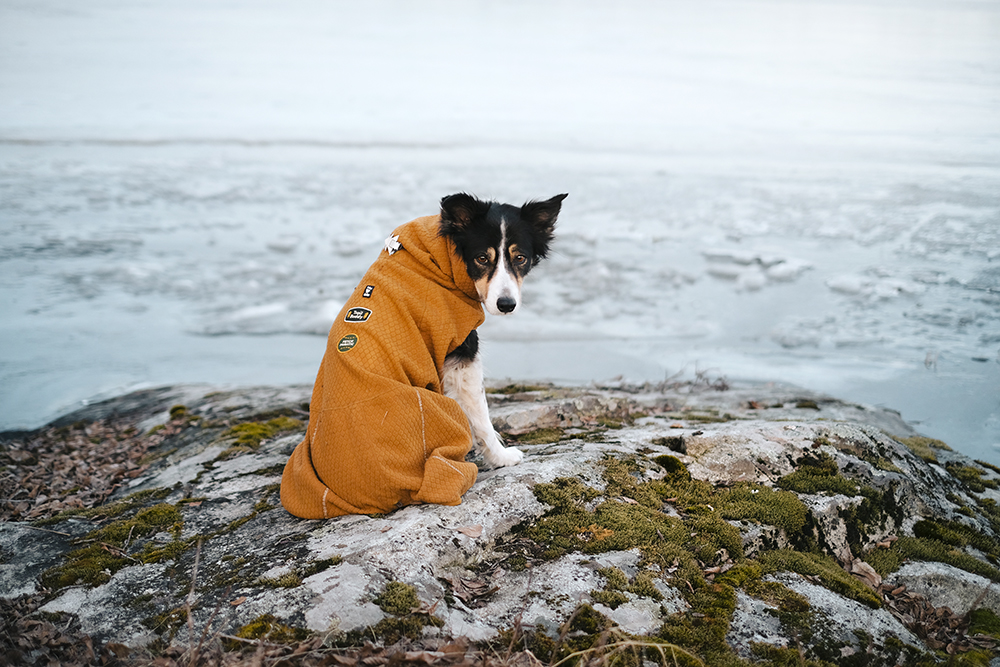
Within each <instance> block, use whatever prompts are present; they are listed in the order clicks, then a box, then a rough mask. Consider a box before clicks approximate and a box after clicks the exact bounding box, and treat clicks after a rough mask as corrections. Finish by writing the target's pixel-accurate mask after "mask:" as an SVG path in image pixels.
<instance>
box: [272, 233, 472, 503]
mask: <svg viewBox="0 0 1000 667" xmlns="http://www.w3.org/2000/svg"><path fill="white" fill-rule="evenodd" d="M439 225H440V217H439V216H428V217H424V218H417V219H416V220H413V221H411V222H409V223H407V224H405V225H403V226H402V227H399V228H397V229H396V230H395V231H394V232H393V234H392V236H391V237H390V239H389V240H388V241H387V242H386V249H384V250H383V251H382V252H381V253H380V254H379V257H378V259H377V260H376V261H375V263H374V264H372V266H371V268H370V269H369V270H368V272H367V273H366V274H365V276H364V278H363V279H362V280H361V283H360V284H359V285H358V286H357V288H356V289H355V290H354V293H353V294H352V295H351V298H350V299H348V301H347V303H346V304H345V305H344V308H343V309H342V310H341V311H340V315H339V316H338V317H337V321H336V322H335V323H334V325H333V327H332V328H331V329H330V336H329V339H328V340H327V349H326V353H325V355H324V356H323V361H322V363H321V364H320V368H319V374H318V375H317V377H316V384H315V385H314V386H313V393H312V403H311V404H310V408H309V426H308V429H307V430H306V437H305V439H304V440H303V441H302V442H301V443H299V445H298V446H297V447H296V448H295V451H294V452H293V453H292V455H291V457H290V458H289V460H288V463H287V464H286V465H285V470H284V475H283V476H282V479H281V503H282V504H283V505H284V506H285V509H287V510H288V511H289V512H291V513H292V514H294V515H295V516H299V517H302V518H306V519H322V518H329V517H334V516H341V515H344V514H375V513H384V512H389V511H391V510H394V509H396V508H398V507H403V506H405V505H410V504H414V503H439V504H442V505H458V504H459V503H460V502H461V501H462V494H464V493H465V492H466V491H468V490H469V487H471V486H472V484H473V483H474V482H475V481H476V466H475V464H472V463H467V462H466V461H465V455H466V454H467V453H468V452H469V450H470V449H471V447H472V434H471V432H470V430H469V423H468V419H467V418H466V416H465V413H464V412H463V411H462V409H461V408H460V407H459V405H458V403H456V402H455V401H454V400H452V399H450V398H447V397H446V396H444V395H443V394H442V393H441V376H440V374H439V369H440V368H441V367H442V366H443V364H444V358H445V356H446V355H447V354H448V353H449V352H451V351H453V350H454V349H455V348H456V347H458V346H459V345H461V344H462V343H463V342H464V341H465V339H466V337H467V336H468V335H469V333H471V332H472V330H473V329H475V328H476V327H478V326H479V325H480V324H482V322H483V319H484V315H483V308H482V306H481V305H480V303H479V299H478V298H477V295H476V288H475V285H474V284H473V282H472V279H471V278H469V275H468V273H467V271H466V269H465V264H464V263H463V262H462V260H461V259H460V258H459V257H458V255H457V254H456V251H455V248H454V245H453V244H452V242H451V241H450V240H448V239H446V238H443V237H441V236H439V234H438V229H439Z"/></svg>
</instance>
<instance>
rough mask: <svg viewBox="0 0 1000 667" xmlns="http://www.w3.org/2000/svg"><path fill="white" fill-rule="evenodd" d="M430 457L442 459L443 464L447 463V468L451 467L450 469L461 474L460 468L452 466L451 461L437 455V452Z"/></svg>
mask: <svg viewBox="0 0 1000 667" xmlns="http://www.w3.org/2000/svg"><path fill="white" fill-rule="evenodd" d="M431 458H435V459H441V460H442V461H444V463H445V465H447V466H448V467H449V468H451V469H452V470H454V471H455V472H457V473H458V474H459V475H461V474H462V471H461V470H459V469H458V468H456V467H455V466H453V465H452V464H451V461H449V460H448V459H446V458H444V457H443V456H440V455H438V454H435V455H434V456H432V457H431Z"/></svg>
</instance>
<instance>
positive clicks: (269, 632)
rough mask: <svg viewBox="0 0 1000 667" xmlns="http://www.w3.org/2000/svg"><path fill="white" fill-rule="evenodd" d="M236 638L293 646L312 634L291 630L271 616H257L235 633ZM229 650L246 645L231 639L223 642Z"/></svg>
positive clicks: (307, 631)
mask: <svg viewBox="0 0 1000 667" xmlns="http://www.w3.org/2000/svg"><path fill="white" fill-rule="evenodd" d="M234 634H235V636H236V637H239V638H241V639H249V640H263V641H266V642H270V643H272V644H295V643H298V642H301V641H303V640H305V639H308V638H309V637H310V636H311V635H312V633H311V632H310V631H309V630H305V629H303V628H293V627H291V626H289V625H286V624H285V623H282V622H281V621H279V620H278V619H277V618H275V617H274V616H273V615H271V614H264V615H263V616H258V617H257V618H255V619H254V620H252V621H250V622H249V623H247V624H246V625H244V626H243V627H242V628H240V629H239V630H237V631H236V632H235V633H234ZM225 646H226V648H227V649H229V650H239V649H242V648H245V647H247V644H245V643H243V642H238V641H235V640H232V639H227V640H225Z"/></svg>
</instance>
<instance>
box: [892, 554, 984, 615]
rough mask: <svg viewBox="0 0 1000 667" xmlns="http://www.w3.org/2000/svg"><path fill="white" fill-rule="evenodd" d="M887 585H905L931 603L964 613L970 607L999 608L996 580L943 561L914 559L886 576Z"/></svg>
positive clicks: (957, 612) (959, 613) (969, 609)
mask: <svg viewBox="0 0 1000 667" xmlns="http://www.w3.org/2000/svg"><path fill="white" fill-rule="evenodd" d="M886 583H887V584H889V585H890V586H893V587H894V588H895V587H898V586H905V587H906V589H907V590H908V591H910V592H912V593H916V594H917V595H921V596H923V597H925V598H927V600H928V601H929V602H930V603H931V604H932V605H933V606H935V607H948V608H949V609H951V610H952V611H953V612H954V613H956V614H958V615H960V616H964V615H965V614H968V613H969V611H971V610H972V609H977V608H983V607H985V608H988V609H993V610H1000V589H998V587H997V585H996V582H994V581H991V580H989V579H987V578H986V577H982V576H979V575H978V574H972V573H971V572H966V571H965V570H960V569H959V568H957V567H953V566H951V565H947V564H945V563H927V562H914V563H907V564H906V565H903V566H902V567H901V568H899V570H897V571H896V572H893V573H892V575H890V576H889V577H888V578H887V579H886Z"/></svg>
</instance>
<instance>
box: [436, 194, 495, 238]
mask: <svg viewBox="0 0 1000 667" xmlns="http://www.w3.org/2000/svg"><path fill="white" fill-rule="evenodd" d="M489 209H490V205H489V203H488V202H484V201H480V200H479V199H476V198H475V197H473V196H472V195H467V194H465V193H464V192H460V193H458V194H455V195H448V196H447V197H442V198H441V231H442V233H444V234H457V233H459V232H464V231H466V230H467V229H468V228H469V225H471V224H472V221H473V220H476V219H477V218H482V217H484V216H485V215H486V213H487V211H489Z"/></svg>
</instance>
